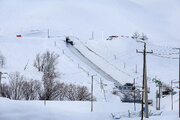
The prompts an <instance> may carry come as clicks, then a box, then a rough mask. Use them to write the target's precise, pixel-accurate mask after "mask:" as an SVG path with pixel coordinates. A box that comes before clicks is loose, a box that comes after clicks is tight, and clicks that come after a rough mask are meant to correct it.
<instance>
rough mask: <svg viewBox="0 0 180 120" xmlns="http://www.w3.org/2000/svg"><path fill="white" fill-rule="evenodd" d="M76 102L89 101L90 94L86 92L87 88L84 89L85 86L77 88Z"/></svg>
mask: <svg viewBox="0 0 180 120" xmlns="http://www.w3.org/2000/svg"><path fill="white" fill-rule="evenodd" d="M93 99H94V100H95V97H94V96H93ZM77 100H78V101H90V100H91V94H90V93H89V92H88V89H87V87H85V86H82V87H81V86H78V87H77Z"/></svg>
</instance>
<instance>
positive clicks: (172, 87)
mask: <svg viewBox="0 0 180 120" xmlns="http://www.w3.org/2000/svg"><path fill="white" fill-rule="evenodd" d="M172 83H173V80H171V110H173V87H172Z"/></svg>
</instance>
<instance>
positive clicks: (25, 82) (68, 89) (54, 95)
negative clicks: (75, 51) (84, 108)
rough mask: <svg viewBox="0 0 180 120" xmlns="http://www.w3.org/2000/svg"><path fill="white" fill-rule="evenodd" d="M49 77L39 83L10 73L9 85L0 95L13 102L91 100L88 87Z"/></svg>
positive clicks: (5, 85) (18, 74) (3, 87)
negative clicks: (61, 81)
mask: <svg viewBox="0 0 180 120" xmlns="http://www.w3.org/2000/svg"><path fill="white" fill-rule="evenodd" d="M49 75H51V74H44V75H43V80H42V81H38V80H32V79H27V78H25V77H24V76H23V75H20V73H19V72H15V73H10V74H9V84H2V85H1V90H0V95H1V96H2V97H7V98H10V99H13V100H70V101H90V100H91V94H90V93H89V91H88V89H87V87H85V86H78V85H74V84H65V83H60V82H59V81H56V80H55V79H54V77H52V76H49ZM93 100H96V98H95V97H93Z"/></svg>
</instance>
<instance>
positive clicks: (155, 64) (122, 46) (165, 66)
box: [0, 0, 180, 120]
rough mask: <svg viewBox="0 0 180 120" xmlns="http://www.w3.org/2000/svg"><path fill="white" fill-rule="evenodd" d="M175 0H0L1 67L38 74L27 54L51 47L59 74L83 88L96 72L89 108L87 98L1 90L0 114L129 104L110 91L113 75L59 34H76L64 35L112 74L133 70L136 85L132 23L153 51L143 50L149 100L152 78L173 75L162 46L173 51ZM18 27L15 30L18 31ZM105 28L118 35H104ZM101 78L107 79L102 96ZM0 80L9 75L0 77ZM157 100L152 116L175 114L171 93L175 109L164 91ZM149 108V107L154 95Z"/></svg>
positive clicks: (78, 114)
mask: <svg viewBox="0 0 180 120" xmlns="http://www.w3.org/2000/svg"><path fill="white" fill-rule="evenodd" d="M179 6H180V1H179V0H171V1H169V0H158V1H157V0H91V1H89V0H51V1H50V0H43V1H42V0H31V1H25V0H13V1H12V0H0V16H1V19H0V48H1V49H0V52H1V53H2V54H3V55H4V56H5V58H6V65H5V67H4V68H0V71H2V72H8V73H11V72H16V71H18V72H20V73H21V74H23V75H24V76H25V77H27V78H33V79H37V80H41V78H42V74H41V73H39V72H38V71H37V70H36V69H35V68H34V67H33V62H34V59H35V56H36V54H37V53H43V52H45V51H46V50H50V51H54V52H56V53H58V54H59V55H60V57H59V59H58V62H59V63H58V66H57V68H58V71H59V72H60V73H61V76H60V78H58V80H59V81H61V82H65V83H73V84H77V85H85V86H87V87H88V88H89V90H90V85H91V75H97V76H95V77H94V95H95V97H96V98H97V102H95V105H94V106H95V108H94V112H93V113H91V112H90V107H89V106H90V103H89V102H69V101H66V102H65V101H63V102H61V101H53V102H51V101H48V102H47V105H46V106H44V105H43V101H13V100H8V99H5V98H0V106H1V108H2V109H0V119H2V120H9V119H17V120H19V119H22V120H23V119H25V118H26V119H29V120H32V119H33V120H34V119H37V120H39V119H48V120H49V119H53V120H55V119H63V120H66V119H67V120H69V119H72V120H77V119H80V120H81V119H82V120H84V119H87V120H88V119H89V120H97V119H104V120H106V119H107V120H109V119H111V115H110V113H114V112H119V113H123V112H127V111H128V110H130V111H133V108H132V107H133V105H132V104H124V103H121V102H120V99H119V97H118V96H114V95H112V94H111V93H112V90H113V88H114V85H113V82H111V81H108V80H107V79H106V77H103V75H102V74H99V73H98V72H97V70H95V69H96V68H95V69H93V68H92V67H91V65H89V63H87V62H85V61H83V60H82V59H81V57H80V56H78V55H77V54H76V53H75V52H73V51H72V49H71V48H70V47H69V48H68V47H67V46H66V44H65V42H64V41H63V40H64V39H65V36H66V35H67V36H75V37H78V38H79V40H77V39H74V38H73V37H71V38H72V39H73V40H74V43H75V45H74V47H75V48H76V49H78V50H79V51H80V52H81V53H82V54H83V55H84V56H85V57H86V58H88V59H89V60H90V61H91V62H93V63H94V64H95V65H97V67H99V68H100V69H102V70H103V71H104V72H106V73H107V74H109V75H110V76H111V77H112V78H114V79H115V80H117V81H119V82H120V83H122V84H124V83H125V82H133V78H136V85H141V83H142V63H143V61H142V59H143V56H142V54H137V53H136V49H138V50H142V49H143V45H142V43H139V42H136V41H135V40H134V39H131V38H130V37H131V35H132V34H133V33H134V32H136V31H137V32H139V33H142V32H143V33H145V34H146V35H147V36H148V38H149V39H148V43H147V50H148V51H150V50H153V52H154V53H155V55H147V72H148V78H149V81H148V87H150V90H151V92H150V94H149V98H150V99H153V100H154V99H155V92H156V89H157V88H156V85H155V84H154V83H153V82H152V78H154V77H156V78H158V79H160V80H161V81H162V82H164V83H165V84H170V81H171V80H174V79H176V80H177V79H178V60H177V59H172V58H177V57H178V56H177V54H173V55H169V54H171V53H177V51H175V50H173V49H172V48H174V47H180V40H179V39H180V37H179V36H178V35H179V34H180V24H179V21H180V14H179V11H180V7H179ZM48 30H49V32H50V38H48V35H47V33H48ZM92 32H93V34H94V38H93V39H92ZM17 34H21V35H22V38H17V37H16V35H17ZM111 35H117V36H119V37H118V38H116V39H113V40H106V39H107V38H108V36H111ZM122 35H123V36H129V38H127V37H121V36H122ZM158 56H159V57H158ZM169 56H170V58H167V57H169ZM26 65H27V69H26V70H24V67H25V66H26ZM136 66H137V73H135V71H136ZM100 79H101V80H102V81H103V83H104V84H106V86H104V89H105V96H104V93H103V92H102V89H101V86H100ZM4 82H8V79H4V78H3V79H2V83H4ZM176 91H177V90H176ZM58 106H59V107H58ZM161 106H162V110H161V111H163V114H162V117H151V119H152V120H156V119H162V120H166V119H167V120H169V119H173V120H175V119H178V117H177V116H178V95H177V94H176V95H175V96H174V111H171V105H170V96H166V97H165V98H163V99H162V105H161ZM150 108H151V110H154V109H155V103H154V104H153V106H151V107H150ZM138 111H140V106H138ZM124 119H127V118H124ZM133 119H139V118H133Z"/></svg>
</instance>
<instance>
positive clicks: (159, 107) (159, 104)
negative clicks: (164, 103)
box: [157, 83, 161, 110]
mask: <svg viewBox="0 0 180 120" xmlns="http://www.w3.org/2000/svg"><path fill="white" fill-rule="evenodd" d="M158 100H159V101H158V109H157V110H160V109H161V84H160V83H159V93H158Z"/></svg>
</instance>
